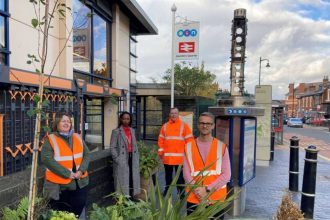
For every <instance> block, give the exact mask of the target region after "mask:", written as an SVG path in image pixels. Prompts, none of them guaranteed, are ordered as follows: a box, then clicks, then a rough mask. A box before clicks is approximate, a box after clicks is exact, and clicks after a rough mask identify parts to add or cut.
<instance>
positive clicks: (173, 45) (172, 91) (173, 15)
mask: <svg viewBox="0 0 330 220" xmlns="http://www.w3.org/2000/svg"><path fill="white" fill-rule="evenodd" d="M176 9H177V8H176V6H175V4H173V5H172V7H171V11H172V51H171V53H172V55H171V108H173V107H174V50H175V42H174V35H175V12H176Z"/></svg>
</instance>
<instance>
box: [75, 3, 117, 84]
mask: <svg viewBox="0 0 330 220" xmlns="http://www.w3.org/2000/svg"><path fill="white" fill-rule="evenodd" d="M110 30H111V24H109V22H107V21H106V20H105V19H103V18H102V17H101V16H100V15H99V14H98V13H97V11H96V10H94V9H93V8H89V7H87V6H86V5H84V4H83V3H82V2H80V1H79V0H73V69H74V77H75V78H78V79H83V80H85V81H87V82H88V83H93V84H98V85H104V84H109V83H110V81H111V78H110V71H111V70H110V68H109V64H110V61H109V60H110V59H109V54H110V49H111V46H110V42H111V41H110V34H109V32H110Z"/></svg>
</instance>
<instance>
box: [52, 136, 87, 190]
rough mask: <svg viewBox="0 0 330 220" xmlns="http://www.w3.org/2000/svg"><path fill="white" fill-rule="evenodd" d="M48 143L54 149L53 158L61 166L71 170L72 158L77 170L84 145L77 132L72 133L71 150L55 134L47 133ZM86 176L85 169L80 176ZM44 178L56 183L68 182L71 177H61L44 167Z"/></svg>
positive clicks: (81, 158)
mask: <svg viewBox="0 0 330 220" xmlns="http://www.w3.org/2000/svg"><path fill="white" fill-rule="evenodd" d="M48 139H49V143H50V145H51V147H52V148H53V151H54V159H55V160H56V161H57V162H58V163H59V164H60V165H61V166H63V167H65V168H67V169H68V170H70V171H72V169H73V160H74V163H75V165H76V169H77V170H78V169H79V167H80V164H81V162H82V160H83V153H84V145H83V142H82V140H81V137H80V136H79V134H77V133H74V134H72V150H71V149H70V147H69V145H68V144H67V142H65V140H63V139H62V138H60V137H58V136H56V135H55V134H50V135H48ZM87 176H88V173H87V171H86V172H85V173H84V174H83V175H82V176H81V177H80V178H81V179H82V178H85V177H87ZM46 180H48V181H49V182H52V183H57V184H69V183H70V182H71V181H72V179H70V178H63V177H61V176H59V175H57V174H55V173H53V172H52V171H50V170H49V169H46Z"/></svg>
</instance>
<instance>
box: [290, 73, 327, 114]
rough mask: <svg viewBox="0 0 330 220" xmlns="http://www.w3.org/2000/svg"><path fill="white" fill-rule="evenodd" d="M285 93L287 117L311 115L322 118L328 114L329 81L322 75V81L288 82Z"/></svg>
mask: <svg viewBox="0 0 330 220" xmlns="http://www.w3.org/2000/svg"><path fill="white" fill-rule="evenodd" d="M288 88H289V92H288V93H287V94H286V98H285V104H286V114H287V116H288V117H300V118H302V117H304V116H305V117H311V118H317V119H324V118H327V117H328V116H329V115H330V82H329V78H328V76H324V78H323V80H322V82H314V83H299V85H298V86H297V87H295V86H294V83H290V84H289V87H288Z"/></svg>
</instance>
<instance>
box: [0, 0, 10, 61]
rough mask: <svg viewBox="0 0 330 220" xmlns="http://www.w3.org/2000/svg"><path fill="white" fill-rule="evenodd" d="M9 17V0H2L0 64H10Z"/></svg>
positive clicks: (0, 2)
mask: <svg viewBox="0 0 330 220" xmlns="http://www.w3.org/2000/svg"><path fill="white" fill-rule="evenodd" d="M8 17H9V13H8V1H7V0H0V64H2V65H9V61H8V60H9V59H8V55H9V48H8V45H9V44H8Z"/></svg>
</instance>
